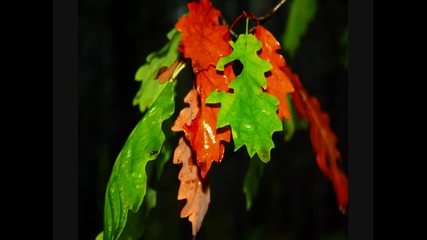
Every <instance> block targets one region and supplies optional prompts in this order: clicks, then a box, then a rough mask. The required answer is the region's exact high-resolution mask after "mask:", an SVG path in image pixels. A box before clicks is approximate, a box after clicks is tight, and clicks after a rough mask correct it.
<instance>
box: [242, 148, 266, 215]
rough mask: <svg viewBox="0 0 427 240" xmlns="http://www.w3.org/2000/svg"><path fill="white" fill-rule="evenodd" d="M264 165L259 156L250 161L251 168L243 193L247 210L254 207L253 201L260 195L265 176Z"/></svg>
mask: <svg viewBox="0 0 427 240" xmlns="http://www.w3.org/2000/svg"><path fill="white" fill-rule="evenodd" d="M264 167H265V165H264V163H263V162H261V161H259V159H258V157H257V156H254V157H253V158H251V159H250V160H249V168H248V171H247V172H246V175H245V179H244V180H243V193H244V194H245V197H246V210H247V211H249V210H250V209H251V207H252V202H253V199H254V198H255V197H256V196H257V195H258V189H259V182H260V181H261V178H262V176H263V175H264Z"/></svg>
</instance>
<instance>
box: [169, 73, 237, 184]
mask: <svg viewBox="0 0 427 240" xmlns="http://www.w3.org/2000/svg"><path fill="white" fill-rule="evenodd" d="M234 78H235V76H234V74H233V71H232V68H231V66H229V67H228V68H227V70H226V71H224V74H221V73H219V72H217V71H216V69H215V68H214V67H212V66H211V67H209V68H208V70H202V71H200V72H199V73H198V74H197V76H196V84H197V90H196V89H193V90H191V91H190V92H189V93H188V94H187V96H186V97H185V99H184V102H185V103H188V104H190V106H189V107H187V108H184V109H183V110H182V111H181V112H180V114H179V116H178V118H177V120H176V121H175V123H174V126H173V128H172V130H173V131H184V132H185V134H186V138H187V139H188V140H189V142H190V145H191V149H192V150H193V151H194V152H195V154H196V158H197V164H198V166H199V167H200V169H201V175H202V177H203V178H205V177H206V175H207V173H208V172H209V169H210V167H211V165H212V162H213V161H216V162H221V160H222V158H223V156H224V150H225V149H224V145H223V143H222V142H223V141H224V142H229V141H230V135H231V133H230V129H229V128H228V127H225V128H220V129H217V128H216V123H217V115H218V111H219V104H208V105H207V104H206V98H207V96H208V95H209V93H210V92H212V91H213V90H214V89H215V88H219V89H221V90H227V89H228V85H229V83H230V82H231V81H232V79H234Z"/></svg>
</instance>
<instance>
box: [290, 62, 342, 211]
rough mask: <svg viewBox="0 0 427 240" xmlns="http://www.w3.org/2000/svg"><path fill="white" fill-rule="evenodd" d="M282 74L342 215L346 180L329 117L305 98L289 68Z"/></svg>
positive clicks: (299, 84) (307, 96) (311, 99)
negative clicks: (287, 79) (306, 124)
mask: <svg viewBox="0 0 427 240" xmlns="http://www.w3.org/2000/svg"><path fill="white" fill-rule="evenodd" d="M284 71H286V72H287V74H288V75H289V76H290V78H291V81H292V84H293V86H294V88H295V92H294V93H293V95H292V97H293V100H294V102H295V108H296V110H297V112H298V113H299V115H300V117H301V118H302V119H304V120H308V121H309V122H310V138H311V143H312V146H313V150H314V152H315V153H316V162H317V166H318V167H319V168H320V170H321V171H322V173H323V174H324V175H325V176H326V177H327V178H328V179H329V180H330V181H331V182H332V184H333V186H334V189H335V194H336V197H337V201H338V205H339V209H340V211H341V212H343V213H344V212H345V211H346V209H347V204H348V179H347V176H346V175H345V174H344V173H343V171H342V170H341V169H340V164H341V153H340V151H339V150H338V149H337V147H336V144H337V141H338V139H337V137H336V135H335V133H334V132H333V131H332V129H331V127H330V125H329V115H328V114H327V113H325V112H322V111H321V109H320V103H319V101H318V100H317V98H315V97H310V96H309V94H308V93H307V91H306V90H305V89H304V87H303V86H302V84H301V82H300V80H299V77H298V75H296V74H294V73H292V71H291V70H290V69H289V68H284Z"/></svg>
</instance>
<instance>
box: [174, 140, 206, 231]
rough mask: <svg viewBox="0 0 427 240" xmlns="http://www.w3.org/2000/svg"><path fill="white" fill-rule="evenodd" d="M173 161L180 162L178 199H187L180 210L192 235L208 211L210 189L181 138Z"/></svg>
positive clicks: (189, 149)
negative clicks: (190, 228) (189, 225)
mask: <svg viewBox="0 0 427 240" xmlns="http://www.w3.org/2000/svg"><path fill="white" fill-rule="evenodd" d="M173 163H174V164H182V167H181V171H180V172H179V175H178V179H179V180H180V181H181V184H180V186H179V190H178V200H182V199H187V203H186V204H185V206H184V208H183V209H182V210H181V218H185V217H188V220H189V221H190V222H191V225H192V230H193V231H192V232H193V236H196V234H197V232H198V231H199V229H200V227H201V225H202V222H203V218H204V217H205V215H206V212H207V211H208V207H209V202H210V189H209V186H208V184H207V181H206V180H203V179H202V178H201V177H200V176H199V168H198V167H197V165H196V164H195V163H194V159H193V156H192V152H191V148H190V147H189V145H188V143H187V141H185V140H184V139H183V138H181V139H180V140H179V145H178V147H177V148H176V149H175V152H174V157H173Z"/></svg>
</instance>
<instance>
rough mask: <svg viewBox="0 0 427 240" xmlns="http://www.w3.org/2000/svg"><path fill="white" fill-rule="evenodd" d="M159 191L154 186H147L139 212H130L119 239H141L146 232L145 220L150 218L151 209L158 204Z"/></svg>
mask: <svg viewBox="0 0 427 240" xmlns="http://www.w3.org/2000/svg"><path fill="white" fill-rule="evenodd" d="M156 198H157V192H156V190H154V189H152V188H147V194H146V195H145V198H144V201H143V202H142V205H141V207H140V209H139V210H138V212H136V213H133V212H129V213H128V220H127V223H126V226H125V228H124V229H123V232H122V234H121V235H120V237H119V240H137V239H141V237H142V236H143V234H144V232H145V227H144V225H145V222H146V220H147V219H148V216H149V213H150V211H151V209H153V208H154V207H155V206H156Z"/></svg>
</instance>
